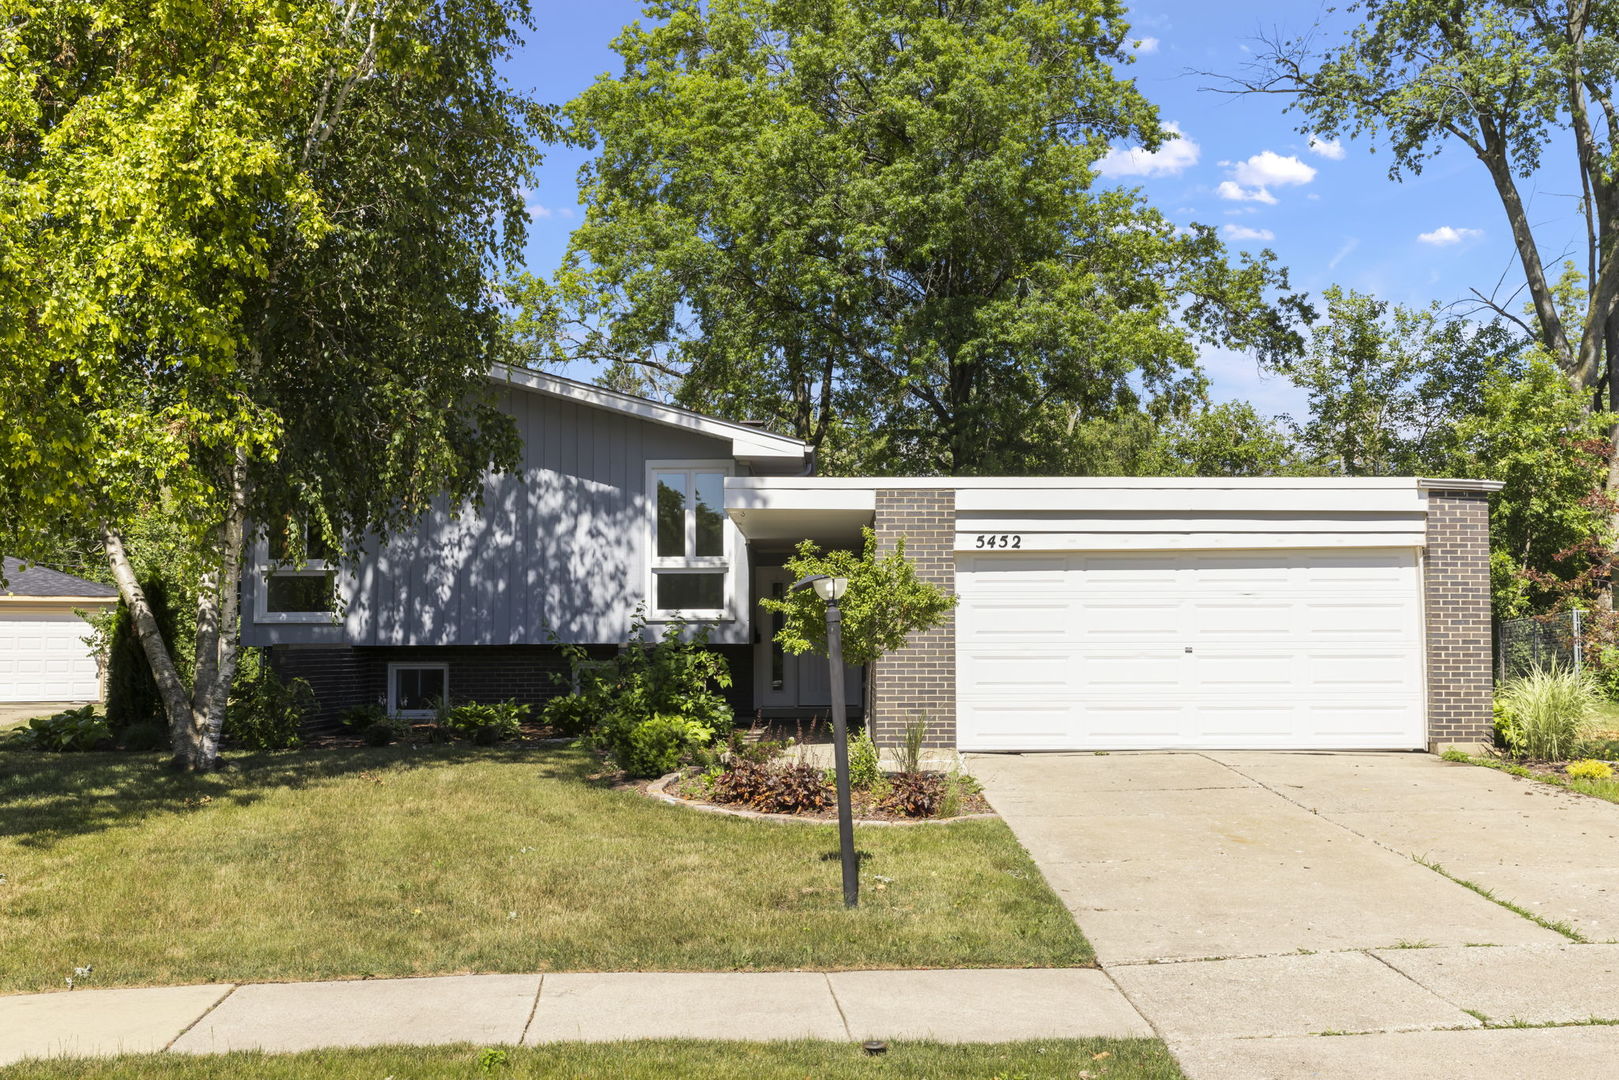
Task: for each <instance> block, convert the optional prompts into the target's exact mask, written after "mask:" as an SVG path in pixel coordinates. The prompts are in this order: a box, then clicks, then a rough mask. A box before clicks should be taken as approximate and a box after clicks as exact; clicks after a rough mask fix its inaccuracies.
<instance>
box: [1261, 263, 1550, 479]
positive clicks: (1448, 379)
mask: <svg viewBox="0 0 1619 1080" xmlns="http://www.w3.org/2000/svg"><path fill="white" fill-rule="evenodd" d="M1324 299H1325V300H1326V316H1325V318H1323V319H1322V320H1321V321H1320V322H1319V323H1317V324H1316V325H1315V327H1314V330H1313V333H1312V337H1311V341H1310V347H1309V349H1308V351H1307V352H1306V353H1305V355H1304V356H1303V357H1301V358H1300V359H1298V360H1297V361H1295V362H1292V363H1289V364H1287V365H1286V367H1285V369H1284V370H1285V371H1286V374H1287V376H1288V377H1289V378H1290V379H1291V380H1292V381H1293V383H1294V384H1295V385H1297V386H1298V387H1300V388H1301V389H1303V390H1305V391H1306V392H1308V394H1309V396H1310V416H1309V419H1308V420H1306V421H1304V422H1303V423H1299V424H1295V425H1294V426H1295V432H1296V435H1297V438H1298V440H1299V443H1300V445H1301V448H1302V450H1303V452H1304V454H1305V456H1307V457H1309V458H1311V459H1313V460H1315V461H1317V462H1318V463H1319V464H1320V465H1321V466H1322V467H1323V468H1324V469H1326V470H1328V471H1330V472H1334V473H1338V474H1341V475H1344V476H1423V475H1439V474H1442V473H1444V471H1445V470H1447V469H1448V468H1450V467H1451V465H1452V461H1453V458H1454V456H1455V450H1456V437H1457V436H1456V425H1457V424H1458V423H1459V422H1460V421H1461V420H1463V419H1464V418H1466V417H1468V416H1471V415H1472V414H1473V413H1474V412H1475V411H1476V410H1477V409H1478V408H1479V407H1480V395H1481V393H1482V390H1483V386H1484V383H1485V380H1486V379H1487V378H1488V377H1489V375H1490V374H1491V373H1493V372H1500V373H1502V374H1504V375H1506V376H1509V377H1510V376H1511V375H1512V374H1514V373H1516V372H1518V371H1521V370H1522V364H1521V361H1520V360H1519V359H1518V356H1519V353H1520V352H1521V351H1522V348H1523V345H1524V344H1525V343H1524V341H1523V339H1522V338H1521V337H1520V336H1519V335H1518V334H1516V333H1514V332H1512V331H1511V330H1510V329H1509V328H1507V327H1506V326H1503V325H1502V323H1501V322H1500V321H1499V320H1497V321H1495V322H1491V323H1486V324H1483V325H1475V324H1472V323H1469V322H1467V321H1465V320H1463V319H1459V318H1454V317H1447V316H1446V315H1445V314H1444V312H1443V311H1442V310H1441V309H1440V307H1439V305H1437V304H1435V305H1433V306H1432V307H1429V308H1425V309H1413V308H1408V307H1404V306H1402V305H1398V304H1393V305H1391V304H1389V303H1388V302H1387V301H1383V300H1377V299H1374V298H1373V297H1370V296H1367V295H1364V294H1362V293H1357V292H1354V291H1352V290H1351V291H1348V292H1345V291H1344V290H1342V289H1339V288H1337V287H1332V288H1329V289H1327V290H1326V292H1325V294H1324Z"/></svg>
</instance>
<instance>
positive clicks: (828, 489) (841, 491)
mask: <svg viewBox="0 0 1619 1080" xmlns="http://www.w3.org/2000/svg"><path fill="white" fill-rule="evenodd" d="M886 483H887V481H883V480H875V479H869V478H865V477H859V478H850V479H845V478H841V477H839V478H830V477H827V478H822V477H812V476H733V477H730V478H728V479H727V480H726V481H725V512H726V513H727V514H729V515H730V516H731V520H732V521H734V522H736V526H737V528H739V529H741V530H742V535H743V536H745V537H747V538H748V540H749V542H750V543H773V542H782V541H787V542H792V543H797V542H798V541H800V540H814V541H816V542H818V543H839V544H843V543H849V542H851V541H854V542H858V541H859V539H860V530H861V528H862V527H864V526H867V525H870V524H872V523H873V521H874V520H875V519H876V515H877V488H878V486H879V485H883V484H886Z"/></svg>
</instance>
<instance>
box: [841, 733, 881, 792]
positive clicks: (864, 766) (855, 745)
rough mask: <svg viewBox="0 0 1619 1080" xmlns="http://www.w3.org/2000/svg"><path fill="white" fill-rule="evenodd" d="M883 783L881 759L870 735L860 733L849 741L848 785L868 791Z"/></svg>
mask: <svg viewBox="0 0 1619 1080" xmlns="http://www.w3.org/2000/svg"><path fill="white" fill-rule="evenodd" d="M882 782H883V769H882V764H881V758H880V756H879V755H878V753H877V744H876V743H874V742H872V741H871V733H870V732H869V731H862V732H861V733H860V734H858V735H856V736H855V737H854V738H852V739H850V740H849V785H850V786H851V787H857V788H861V789H863V790H869V789H871V788H874V787H876V786H877V785H879V784H881V783H882Z"/></svg>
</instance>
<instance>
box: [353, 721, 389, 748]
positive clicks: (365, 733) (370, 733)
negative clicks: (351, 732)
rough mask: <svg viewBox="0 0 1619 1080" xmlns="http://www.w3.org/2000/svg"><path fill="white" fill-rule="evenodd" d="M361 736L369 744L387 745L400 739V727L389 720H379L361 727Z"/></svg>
mask: <svg viewBox="0 0 1619 1080" xmlns="http://www.w3.org/2000/svg"><path fill="white" fill-rule="evenodd" d="M360 738H361V739H363V740H365V744H366V745H367V746H387V745H388V744H389V743H391V742H395V741H396V740H398V738H399V728H398V727H397V726H396V725H394V724H392V723H390V722H388V721H387V720H378V721H377V722H376V723H374V724H367V725H366V726H365V727H364V728H363V729H361V731H360Z"/></svg>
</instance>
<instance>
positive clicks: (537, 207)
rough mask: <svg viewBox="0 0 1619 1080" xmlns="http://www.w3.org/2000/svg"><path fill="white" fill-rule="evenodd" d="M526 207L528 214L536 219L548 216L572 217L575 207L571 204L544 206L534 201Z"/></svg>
mask: <svg viewBox="0 0 1619 1080" xmlns="http://www.w3.org/2000/svg"><path fill="white" fill-rule="evenodd" d="M526 209H527V210H528V216H529V217H530V218H532V219H533V220H535V221H539V220H541V219H543V218H548V217H560V218H570V219H571V218H572V217H573V207H571V206H543V205H541V204H540V203H532V204H530V205H529V206H528V207H527V208H526Z"/></svg>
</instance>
